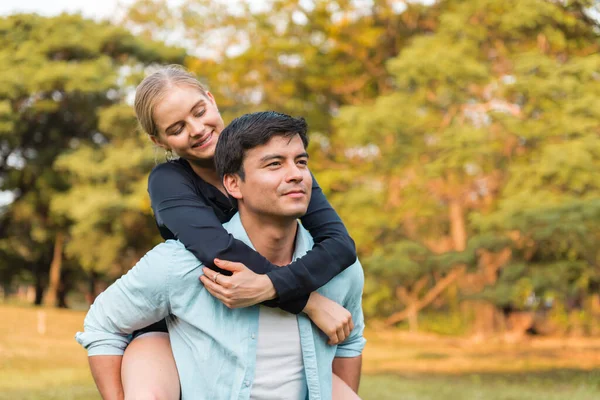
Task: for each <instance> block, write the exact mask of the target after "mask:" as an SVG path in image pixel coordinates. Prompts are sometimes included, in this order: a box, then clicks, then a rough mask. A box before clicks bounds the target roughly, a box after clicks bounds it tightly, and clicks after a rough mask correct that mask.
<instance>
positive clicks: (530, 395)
mask: <svg viewBox="0 0 600 400" xmlns="http://www.w3.org/2000/svg"><path fill="white" fill-rule="evenodd" d="M44 315H45V319H46V321H47V323H46V330H45V332H44V333H40V332H39V331H38V323H39V320H40V319H41V318H44V317H43V316H44ZM83 316H84V313H82V312H77V311H68V310H39V309H36V308H30V307H16V306H6V305H4V306H3V305H0V321H2V324H1V325H0V400H9V399H10V400H34V399H35V400H54V399H56V400H59V399H60V400H94V399H100V397H99V396H98V394H97V392H96V389H95V387H94V384H93V382H92V378H91V375H90V372H89V369H88V366H87V356H86V354H85V351H84V350H83V349H82V348H80V347H79V345H78V344H77V343H76V342H75V340H74V339H73V335H74V333H75V332H76V331H77V330H79V329H80V328H81V324H82V320H83ZM377 336H378V335H376V334H374V333H373V334H371V337H370V338H369V340H370V343H369V346H370V348H369V351H368V352H366V353H365V356H364V357H365V363H364V364H365V371H366V373H365V374H364V376H363V378H362V383H361V390H360V395H361V397H362V398H363V399H365V400H392V399H393V400H398V399H406V400H429V399H467V400H509V399H510V400H513V399H514V400H517V399H518V400H526V399H544V400H558V399H565V400H592V399H600V368H597V369H592V370H591V372H590V371H585V370H579V369H573V368H570V369H568V368H564V360H563V359H564V358H565V357H566V356H560V358H556V359H554V358H550V360H551V361H552V362H556V363H557V368H555V369H551V368H550V369H549V368H548V365H547V364H540V365H543V368H540V369H543V370H544V371H545V372H535V370H532V369H531V368H528V369H526V370H523V371H522V372H519V371H516V372H514V371H513V372H506V371H507V369H510V368H500V367H502V366H501V365H500V364H501V363H507V361H506V360H505V359H504V358H502V357H505V356H506V354H505V353H507V352H508V351H505V352H503V353H502V354H501V356H502V357H501V356H500V355H497V356H496V355H493V353H489V354H487V353H486V355H485V356H480V357H479V358H477V357H474V356H473V354H469V353H468V352H469V351H472V349H470V348H464V349H461V348H459V347H458V346H456V345H454V344H452V345H442V344H440V341H436V342H435V343H429V342H427V343H423V344H414V343H405V342H401V341H398V342H394V341H393V340H392V341H390V339H385V340H384V339H381V338H379V337H377ZM371 339H372V340H371ZM433 346H437V347H435V349H433ZM584 350H585V351H584ZM597 350H598V349H597V348H586V349H583V348H581V349H576V350H573V351H571V352H570V353H571V355H570V359H572V360H573V361H574V362H573V364H577V363H578V362H583V361H584V360H583V357H584V356H583V355H584V354H585V355H586V356H585V358H586V360H585V362H586V363H587V364H586V365H587V366H588V367H589V365H591V364H590V363H591V362H592V361H594V360H596V361H598V363H599V364H600V357H598V351H597ZM396 351H397V352H399V353H396ZM536 351H537V350H536ZM402 352H404V353H402ZM531 352H534V350H532V351H531ZM567 353H569V352H567ZM429 354H436V357H432V356H427V357H426V356H425V355H429ZM515 354H517V355H516V357H520V358H523V357H525V356H529V353H526V352H523V351H522V350H521V352H519V353H515ZM543 354H545V355H546V356H548V355H549V354H551V353H549V352H548V351H547V350H544V352H543ZM552 354H554V356H556V354H557V353H552ZM385 355H387V356H388V359H386V358H385V357H384V356H385ZM536 356H539V354H538V355H536ZM554 356H553V357H554ZM390 357H391V358H393V359H397V358H399V357H403V358H404V360H399V363H398V371H396V372H393V371H390V366H391V365H393V364H392V363H391V361H393V360H390V359H389V358H390ZM453 357H454V358H453ZM461 357H462V358H461ZM494 357H496V358H498V360H499V361H498V363H499V365H498V367H499V368H498V370H502V371H504V372H486V373H473V372H472V371H470V372H464V373H462V374H448V373H440V372H439V371H438V372H435V373H433V372H427V371H423V369H424V368H428V369H429V370H431V369H433V368H437V367H439V366H440V365H443V363H452V362H453V360H454V359H456V360H457V363H458V362H461V363H463V364H464V363H465V362H464V360H467V364H471V363H477V362H481V360H486V361H487V364H481V365H482V366H484V367H485V368H486V370H489V365H490V364H489V359H490V358H494ZM547 358H548V357H547ZM461 360H462V361H461ZM578 360H579V361H578ZM510 363H512V364H514V360H513V361H510ZM536 363H537V362H536ZM559 364H560V365H559ZM378 365H382V366H384V365H385V368H384V369H385V370H386V371H388V372H386V373H374V372H376V371H377V370H378V368H377V366H378ZM406 365H409V366H410V365H414V367H415V368H414V372H411V371H410V370H409V369H410V368H408V369H407V367H406ZM527 365H529V367H531V366H537V364H535V363H533V362H530V363H528V364H527ZM504 367H509V366H504ZM382 368H383V367H382ZM513 369H514V368H513ZM417 371H420V372H417Z"/></svg>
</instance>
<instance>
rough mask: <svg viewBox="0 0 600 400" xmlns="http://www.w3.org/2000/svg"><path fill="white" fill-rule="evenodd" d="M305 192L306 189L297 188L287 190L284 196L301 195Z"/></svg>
mask: <svg viewBox="0 0 600 400" xmlns="http://www.w3.org/2000/svg"><path fill="white" fill-rule="evenodd" d="M305 194H306V191H304V190H301V189H298V190H290V191H289V192H286V193H284V194H283V195H284V196H290V197H302V196H304V195H305Z"/></svg>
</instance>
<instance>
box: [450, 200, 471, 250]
mask: <svg viewBox="0 0 600 400" xmlns="http://www.w3.org/2000/svg"><path fill="white" fill-rule="evenodd" d="M449 206H450V233H451V236H452V243H453V244H454V250H455V251H463V250H464V249H466V248H467V228H466V226H465V215H464V210H463V205H462V204H461V202H460V199H451V200H450V205H449Z"/></svg>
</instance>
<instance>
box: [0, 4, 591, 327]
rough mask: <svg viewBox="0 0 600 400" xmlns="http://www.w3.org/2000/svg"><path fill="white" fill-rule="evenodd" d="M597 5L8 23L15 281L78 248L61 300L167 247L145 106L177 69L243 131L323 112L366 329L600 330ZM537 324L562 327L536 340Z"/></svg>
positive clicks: (265, 10)
mask: <svg viewBox="0 0 600 400" xmlns="http://www.w3.org/2000/svg"><path fill="white" fill-rule="evenodd" d="M592 6H593V1H591V0H589V1H588V0H585V1H584V0H580V1H550V0H480V1H459V0H439V1H437V2H434V3H433V4H424V3H423V2H418V1H415V2H410V1H394V0H371V1H355V0H335V1H325V0H311V1H301V2H298V1H291V0H268V1H265V2H263V4H261V5H260V6H257V5H256V4H255V3H252V2H249V1H237V2H228V1H206V0H186V1H183V2H179V3H177V5H176V6H173V4H170V3H167V2H166V1H165V0H154V1H148V0H144V1H138V2H135V3H133V4H132V5H131V6H130V7H128V9H127V10H126V11H127V12H126V16H125V18H124V20H123V21H122V23H121V26H120V27H117V26H112V25H110V24H108V23H96V22H92V21H88V20H85V19H82V18H81V17H79V16H70V15H62V16H60V17H56V18H42V17H37V16H33V15H19V16H12V17H7V18H4V19H2V20H0V21H1V22H0V31H2V33H3V35H2V36H1V39H0V40H1V41H2V44H3V46H2V49H1V50H0V55H1V57H0V63H2V66H3V70H6V71H8V72H7V73H6V74H3V76H2V77H0V189H1V190H9V191H12V192H13V193H14V195H15V196H16V197H15V201H14V202H13V203H11V204H9V205H8V206H5V209H4V210H3V211H2V214H1V217H0V233H1V236H0V237H2V239H1V240H0V253H1V254H2V256H3V257H2V259H1V261H0V279H2V281H3V282H4V283H7V282H10V281H11V280H12V279H15V278H18V279H17V280H21V281H22V280H28V279H29V280H32V281H34V282H36V284H37V286H38V289H39V291H40V292H41V290H42V289H43V288H45V287H47V286H48V282H49V281H50V282H52V281H53V279H54V281H56V282H61V280H60V276H59V277H55V278H52V274H51V273H49V269H50V265H55V264H56V263H57V262H58V261H57V257H58V258H59V259H61V257H59V255H63V253H64V262H63V263H64V264H65V266H66V267H67V270H68V271H73V272H72V274H73V275H72V277H71V278H72V279H70V280H69V279H63V280H62V282H63V286H64V284H65V282H70V281H76V280H77V279H80V278H79V277H80V276H88V277H94V276H102V275H104V276H108V277H111V278H114V277H117V276H119V275H120V274H121V273H122V272H124V271H125V270H127V269H128V268H129V267H130V266H131V265H133V263H134V262H135V261H136V260H137V258H139V257H140V255H141V254H143V252H144V251H146V250H147V249H149V248H150V247H151V245H152V244H153V243H155V242H156V241H157V240H158V236H157V232H156V229H155V227H154V223H153V221H152V218H151V216H150V207H149V200H148V196H147V193H146V176H147V173H148V172H149V171H150V170H151V168H152V166H153V164H154V163H155V158H161V156H160V155H159V156H156V155H155V154H154V153H153V151H152V147H151V145H150V143H149V141H148V140H147V139H146V138H144V137H143V135H142V134H141V133H139V132H138V131H137V130H136V124H135V120H134V116H133V111H132V109H131V105H130V104H129V103H128V101H127V99H128V98H129V99H130V97H129V96H131V93H132V92H133V90H134V87H135V85H136V84H137V83H138V82H139V81H140V80H141V78H142V77H143V76H144V74H145V73H146V72H147V66H148V65H151V64H153V63H158V64H166V63H171V62H175V63H184V64H185V66H186V67H188V68H189V69H190V70H191V71H193V72H194V73H196V74H197V76H198V77H199V78H200V80H201V81H203V82H204V83H206V84H207V85H208V87H209V89H210V91H211V92H212V93H213V94H214V96H215V98H216V100H217V102H218V104H219V109H220V110H221V112H222V114H223V116H224V119H225V120H226V122H228V121H229V120H231V119H232V118H233V117H236V116H238V115H240V114H242V113H245V112H252V111H257V110H264V109H274V110H277V111H281V112H285V113H288V114H292V115H301V116H304V117H305V118H306V119H307V121H308V123H309V126H310V128H311V135H312V142H311V149H310V151H311V168H312V169H313V170H314V172H315V173H316V175H317V178H318V180H319V183H320V184H321V186H322V187H323V189H324V190H325V192H326V193H327V195H328V198H329V199H330V201H331V202H332V204H333V205H334V206H335V208H336V209H337V210H338V212H339V213H340V215H341V216H342V219H343V220H344V222H345V223H346V225H347V227H348V228H349V230H350V232H351V234H352V236H353V238H354V239H355V241H356V243H357V246H358V249H359V255H360V256H361V259H362V260H363V265H364V267H365V273H366V276H367V279H366V287H365V298H364V308H365V312H366V313H367V315H368V316H370V317H378V318H382V319H384V320H385V321H386V322H387V323H388V324H390V325H392V324H398V323H405V321H406V322H407V323H408V325H409V327H410V328H411V329H414V330H416V329H418V328H419V321H420V320H422V319H423V318H424V314H427V315H433V314H435V313H451V314H457V315H460V316H461V318H462V319H463V320H464V321H465V323H466V324H468V325H469V326H470V327H471V329H472V331H473V332H474V333H480V334H488V333H493V332H498V331H511V330H515V329H517V326H519V328H518V329H521V330H523V329H529V330H530V331H539V332H546V331H548V332H549V331H552V332H559V331H561V332H587V333H594V332H598V331H600V323H599V317H600V296H599V293H598V289H599V287H600V265H599V263H600V250H599V248H600V246H598V243H600V228H599V227H600V180H598V178H597V177H596V176H595V175H596V172H597V171H598V170H599V167H600V118H599V117H600V115H599V114H600V74H599V71H600V68H599V67H600V56H598V54H599V50H600V49H599V46H600V36H599V35H600V34H599V32H600V30H599V29H600V26H599V24H598V20H597V19H596V17H594V15H595V14H593V13H591V12H590V8H591V7H592ZM131 32H135V34H133V33H131ZM82 38H84V39H85V40H82ZM164 43H173V44H175V45H176V46H181V47H185V48H186V49H187V52H184V51H183V50H181V48H180V47H170V46H168V45H166V44H164ZM61 246H64V252H63V251H62V250H61V249H60V248H59V247H61ZM57 248H58V249H57ZM53 260H54V262H53ZM15 266H18V268H15ZM63 269H64V268H63ZM78 274H79V275H78ZM50 287H52V284H50ZM65 290H68V287H67V288H66V289H65ZM50 291H51V292H52V290H50ZM523 314H527V315H530V316H532V315H535V319H536V320H537V321H542V322H541V323H536V324H534V322H532V323H531V324H528V325H527V326H525V327H523V326H522V325H519V324H517V323H516V322H515V321H516V316H519V315H523ZM532 321H533V318H532Z"/></svg>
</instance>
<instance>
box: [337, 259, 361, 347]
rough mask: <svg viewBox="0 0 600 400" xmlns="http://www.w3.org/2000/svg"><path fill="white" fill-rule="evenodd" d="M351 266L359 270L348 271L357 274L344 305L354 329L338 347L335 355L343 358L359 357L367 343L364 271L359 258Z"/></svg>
mask: <svg viewBox="0 0 600 400" xmlns="http://www.w3.org/2000/svg"><path fill="white" fill-rule="evenodd" d="M350 268H357V269H358V271H348V272H352V273H355V274H356V276H354V279H353V280H352V284H351V285H350V289H349V291H348V300H347V302H346V304H344V307H345V308H346V309H347V310H348V311H350V313H351V314H352V321H353V322H354V329H352V332H350V336H348V337H347V338H346V340H344V341H343V342H342V343H340V344H339V345H338V347H337V349H336V352H335V356H336V357H343V358H350V357H358V356H359V355H361V354H362V351H363V349H364V347H365V344H366V343H367V340H366V339H365V337H364V336H363V334H364V330H365V318H364V315H363V310H362V294H363V286H364V282H365V277H364V272H363V269H362V265H361V264H360V262H359V261H358V260H357V261H356V264H355V265H353V266H351V267H350Z"/></svg>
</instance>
